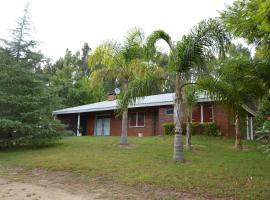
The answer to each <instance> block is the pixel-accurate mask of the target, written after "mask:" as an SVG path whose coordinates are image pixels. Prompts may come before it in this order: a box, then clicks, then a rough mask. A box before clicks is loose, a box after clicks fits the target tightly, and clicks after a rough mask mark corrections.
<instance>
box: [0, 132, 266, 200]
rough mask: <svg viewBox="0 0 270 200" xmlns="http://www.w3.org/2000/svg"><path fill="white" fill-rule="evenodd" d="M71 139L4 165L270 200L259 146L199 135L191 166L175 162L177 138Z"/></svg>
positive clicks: (12, 156)
mask: <svg viewBox="0 0 270 200" xmlns="http://www.w3.org/2000/svg"><path fill="white" fill-rule="evenodd" d="M119 140H120V139H119V137H69V138H65V139H64V140H63V142H62V144H60V145H58V146H54V147H49V148H42V149H33V150H24V151H18V150H16V151H9V152H1V153H0V165H2V166H8V167H9V166H22V167H25V168H27V169H33V168H45V169H49V170H57V171H58V170H64V171H72V172H75V173H82V174H85V175H88V176H90V177H95V178H101V179H102V178H104V179H108V180H112V181H114V182H119V183H124V184H127V185H131V186H141V185H151V186H157V187H160V188H164V189H165V188H166V189H168V188H169V189H170V188H172V189H174V190H178V191H185V192H191V193H199V194H207V195H211V196H217V197H232V198H235V199H270V159H267V158H266V155H265V154H262V152H261V150H260V149H259V148H258V146H259V144H258V143H256V142H252V141H244V149H243V150H241V151H239V150H235V149H234V148H233V144H234V142H233V140H231V139H224V138H215V137H206V136H194V137H193V139H192V140H193V141H192V142H193V144H194V149H193V150H192V151H190V152H185V159H186V163H184V164H177V163H174V162H172V153H173V137H165V136H164V137H144V138H137V137H129V142H130V144H131V145H130V146H128V147H123V146H119V145H118V143H119Z"/></svg>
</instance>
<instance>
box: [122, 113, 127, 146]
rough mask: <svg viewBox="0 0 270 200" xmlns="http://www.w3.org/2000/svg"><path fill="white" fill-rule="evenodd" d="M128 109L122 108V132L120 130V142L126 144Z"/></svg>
mask: <svg viewBox="0 0 270 200" xmlns="http://www.w3.org/2000/svg"><path fill="white" fill-rule="evenodd" d="M127 132H128V109H127V108H126V109H124V111H123V113H122V132H121V144H123V145H127V144H128V137H127Z"/></svg>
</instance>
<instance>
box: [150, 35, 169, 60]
mask: <svg viewBox="0 0 270 200" xmlns="http://www.w3.org/2000/svg"><path fill="white" fill-rule="evenodd" d="M158 40H164V41H165V42H166V43H167V44H168V45H169V47H170V49H171V50H172V49H173V44H172V41H171V37H170V36H169V34H168V33H166V32H165V31H163V30H157V31H154V32H153V33H152V34H151V35H149V36H148V37H147V39H146V51H147V52H146V54H147V57H148V58H150V59H151V58H153V57H154V56H155V54H156V48H155V44H156V42H157V41H158Z"/></svg>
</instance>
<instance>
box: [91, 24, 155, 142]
mask: <svg viewBox="0 0 270 200" xmlns="http://www.w3.org/2000/svg"><path fill="white" fill-rule="evenodd" d="M143 41H144V34H143V32H142V31H141V30H140V29H137V28H135V29H133V30H131V31H130V32H129V33H128V34H127V36H126V38H125V41H124V42H123V43H121V44H120V43H117V42H107V43H104V44H102V45H100V46H99V47H97V48H96V49H95V51H94V52H93V53H92V54H90V56H89V60H88V61H89V66H90V67H91V69H92V70H93V72H92V74H91V77H90V78H91V79H92V80H93V82H97V80H103V81H112V86H114V85H119V86H120V87H121V90H122V93H121V95H120V96H119V98H120V101H119V108H121V109H120V111H121V114H122V131H121V144H128V138H127V130H128V106H129V104H130V103H131V102H132V101H133V100H134V98H136V97H138V96H141V95H145V94H146V92H147V93H148V92H150V91H149V90H143V89H144V88H142V87H140V86H141V84H142V83H144V85H147V84H146V83H145V82H146V81H147V80H148V79H147V78H146V77H148V78H149V77H150V75H151V76H153V75H154V74H156V73H158V72H159V71H160V70H159V68H158V67H157V66H156V65H153V64H150V63H147V62H146V61H145V60H144V59H143V58H144V54H145V49H144V44H143ZM152 88H153V87H152ZM140 91H141V93H140ZM151 92H153V91H151ZM139 93H140V94H139ZM148 94H149V93H148Z"/></svg>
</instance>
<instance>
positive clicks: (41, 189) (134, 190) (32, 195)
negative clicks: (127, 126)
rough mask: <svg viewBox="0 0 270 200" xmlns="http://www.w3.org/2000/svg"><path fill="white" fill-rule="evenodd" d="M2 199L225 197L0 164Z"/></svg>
mask: <svg viewBox="0 0 270 200" xmlns="http://www.w3.org/2000/svg"><path fill="white" fill-rule="evenodd" d="M0 199H1V200H111V199H117V200H129V199H132V200H133V199H134V200H147V199H149V200H176V199H181V200H191V199H198V200H206V199H211V200H214V199H220V200H221V199H223V200H224V199H226V198H213V197H207V196H202V195H199V194H192V193H183V192H177V191H175V190H164V189H162V190H161V189H160V188H154V187H151V186H140V187H131V186H126V185H122V184H120V183H116V182H110V181H108V180H104V179H102V178H99V179H91V178H89V177H87V176H84V175H80V174H74V173H72V172H55V171H48V170H44V169H34V170H25V169H23V168H3V167H1V166H0Z"/></svg>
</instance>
